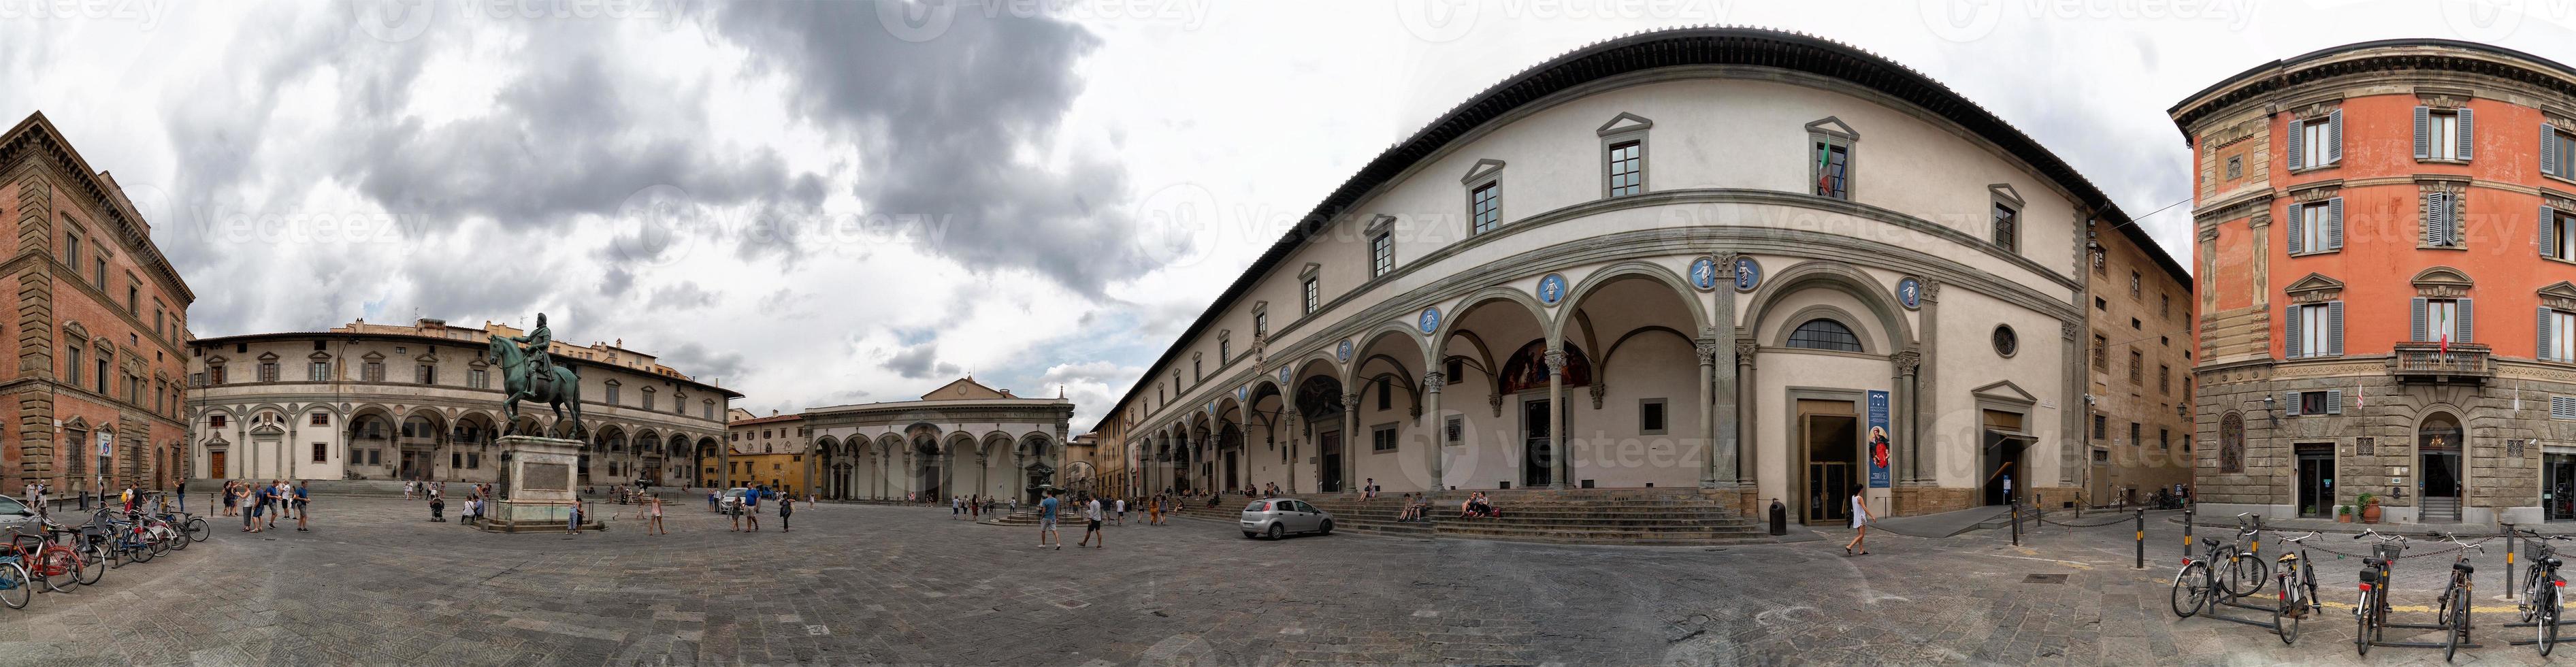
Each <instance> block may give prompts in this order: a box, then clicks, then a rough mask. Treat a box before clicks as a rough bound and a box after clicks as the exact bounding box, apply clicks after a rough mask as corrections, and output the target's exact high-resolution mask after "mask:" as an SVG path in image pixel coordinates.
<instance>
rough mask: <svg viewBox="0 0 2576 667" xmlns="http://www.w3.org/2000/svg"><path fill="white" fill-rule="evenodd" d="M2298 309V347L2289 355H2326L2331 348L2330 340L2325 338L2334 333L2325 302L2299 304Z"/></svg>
mask: <svg viewBox="0 0 2576 667" xmlns="http://www.w3.org/2000/svg"><path fill="white" fill-rule="evenodd" d="M2298 309H2299V314H2298V326H2299V331H2298V338H2297V342H2298V344H2299V347H2298V351H2297V353H2296V354H2293V355H2291V356H2294V357H2322V356H2326V355H2327V352H2329V351H2330V350H2331V346H2330V345H2329V343H2330V342H2331V341H2329V340H2327V337H2328V336H2331V335H2332V334H2333V333H2334V331H2333V329H2334V323H2333V322H2332V321H2330V318H2329V317H2328V315H2330V314H2331V313H2328V312H2327V309H2326V304H2322V303H2312V304H2307V305H2303V306H2299V307H2298Z"/></svg>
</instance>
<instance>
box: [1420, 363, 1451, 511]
mask: <svg viewBox="0 0 2576 667" xmlns="http://www.w3.org/2000/svg"><path fill="white" fill-rule="evenodd" d="M1448 379H1449V378H1448V377H1447V376H1444V375H1442V374H1441V373H1440V371H1431V372H1428V373H1423V374H1422V393H1423V395H1424V398H1423V401H1422V404H1423V405H1422V407H1423V410H1422V416H1423V417H1424V420H1423V421H1424V422H1426V423H1428V424H1430V430H1429V431H1428V433H1430V435H1431V437H1430V438H1428V440H1430V442H1431V447H1430V449H1431V454H1430V457H1431V460H1430V461H1429V463H1430V465H1431V486H1430V490H1432V491H1440V490H1443V489H1447V488H1449V484H1448V483H1447V481H1446V480H1447V478H1446V477H1444V476H1443V475H1442V472H1441V461H1440V459H1441V454H1442V448H1444V447H1447V446H1448V442H1449V440H1448V437H1449V433H1448V430H1447V426H1446V425H1445V424H1443V423H1441V422H1442V421H1443V418H1442V417H1441V416H1440V388H1441V387H1442V386H1443V385H1446V384H1448Z"/></svg>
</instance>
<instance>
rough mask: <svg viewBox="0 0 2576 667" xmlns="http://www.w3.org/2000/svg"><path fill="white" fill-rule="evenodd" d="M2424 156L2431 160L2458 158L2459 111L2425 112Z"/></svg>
mask: <svg viewBox="0 0 2576 667" xmlns="http://www.w3.org/2000/svg"><path fill="white" fill-rule="evenodd" d="M2424 157H2425V158H2427V159H2433V160H2457V159H2460V114H2459V112H2456V111H2427V112H2425V114H2424Z"/></svg>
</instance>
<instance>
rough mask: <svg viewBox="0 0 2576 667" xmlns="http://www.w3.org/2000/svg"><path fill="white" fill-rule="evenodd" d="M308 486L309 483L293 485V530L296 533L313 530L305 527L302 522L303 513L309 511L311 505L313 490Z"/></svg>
mask: <svg viewBox="0 0 2576 667" xmlns="http://www.w3.org/2000/svg"><path fill="white" fill-rule="evenodd" d="M310 487H311V484H309V483H307V484H297V485H295V532H298V533H310V532H313V529H311V528H307V527H305V522H304V515H305V514H306V513H308V512H311V511H312V509H311V508H312V506H313V505H312V503H313V491H312V489H311V488H310Z"/></svg>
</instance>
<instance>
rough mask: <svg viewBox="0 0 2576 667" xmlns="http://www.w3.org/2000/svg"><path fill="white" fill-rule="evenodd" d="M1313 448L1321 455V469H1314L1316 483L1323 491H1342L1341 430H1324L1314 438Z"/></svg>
mask: <svg viewBox="0 0 2576 667" xmlns="http://www.w3.org/2000/svg"><path fill="white" fill-rule="evenodd" d="M1315 450H1316V451H1317V452H1318V453H1319V454H1320V455H1321V456H1320V459H1319V460H1320V461H1322V465H1321V469H1319V470H1317V471H1316V474H1315V477H1316V485H1317V488H1318V490H1321V491H1322V492H1324V493H1340V492H1341V491H1342V432H1341V431H1325V432H1324V434H1323V435H1322V436H1320V437H1317V438H1316V439H1315Z"/></svg>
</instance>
